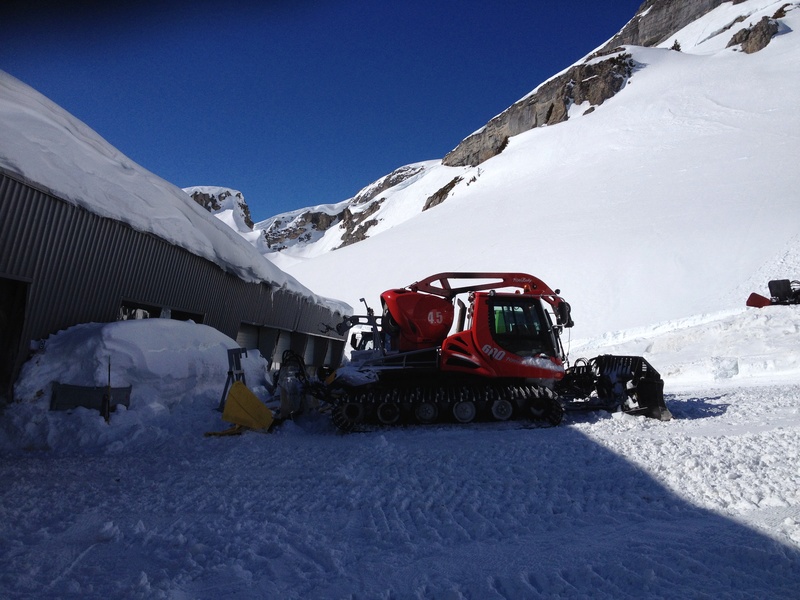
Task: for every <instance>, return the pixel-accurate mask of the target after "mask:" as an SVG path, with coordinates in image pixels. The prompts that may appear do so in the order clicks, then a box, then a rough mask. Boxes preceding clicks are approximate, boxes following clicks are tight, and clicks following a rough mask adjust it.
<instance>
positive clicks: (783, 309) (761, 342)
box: [570, 306, 800, 391]
mask: <svg viewBox="0 0 800 600" xmlns="http://www.w3.org/2000/svg"><path fill="white" fill-rule="evenodd" d="M798 339H800V306H769V307H766V308H761V309H757V308H742V309H739V310H730V311H725V312H720V313H713V314H706V315H697V316H695V317H691V318H687V319H681V320H678V321H674V322H669V323H661V324H657V325H652V326H650V327H640V328H636V329H630V330H626V331H621V332H616V333H609V334H606V335H603V336H601V337H599V338H595V339H592V340H576V341H575V342H573V343H572V344H571V351H570V356H571V357H572V358H573V360H574V359H575V358H578V357H580V356H585V357H591V356H597V355H599V354H633V355H637V356H644V357H645V358H646V359H647V360H648V361H649V362H650V363H651V364H652V365H653V366H654V367H655V368H656V370H657V371H659V373H661V376H662V377H663V378H664V381H665V389H667V391H670V390H679V389H687V388H692V387H696V386H698V385H699V386H708V385H715V386H727V387H730V386H736V385H762V384H787V383H797V382H800V344H799V343H798Z"/></svg>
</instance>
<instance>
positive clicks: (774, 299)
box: [747, 279, 800, 308]
mask: <svg viewBox="0 0 800 600" xmlns="http://www.w3.org/2000/svg"><path fill="white" fill-rule="evenodd" d="M768 287H769V296H770V297H769V298H767V297H766V296H762V295H761V294H756V293H755V292H753V293H752V294H750V296H749V297H748V298H747V306H750V307H753V308H764V307H765V306H772V305H775V304H800V281H790V280H788V279H773V280H772V281H770V282H769V284H768Z"/></svg>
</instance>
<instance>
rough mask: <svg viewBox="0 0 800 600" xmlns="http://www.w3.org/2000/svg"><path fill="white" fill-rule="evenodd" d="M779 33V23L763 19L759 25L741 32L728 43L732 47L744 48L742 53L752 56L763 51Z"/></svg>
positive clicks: (766, 18) (767, 18)
mask: <svg viewBox="0 0 800 600" xmlns="http://www.w3.org/2000/svg"><path fill="white" fill-rule="evenodd" d="M776 33H778V22H777V21H775V20H774V19H770V18H769V17H763V18H762V19H761V20H760V21H759V22H758V23H756V24H755V25H753V26H752V27H748V28H747V29H741V30H739V31H738V32H737V33H736V34H734V36H733V37H732V38H731V41H730V42H728V48H730V47H731V46H739V45H741V47H742V52H744V53H745V54H752V53H753V52H758V51H759V50H763V49H764V48H765V47H766V46H767V44H769V42H770V40H772V38H773V37H774V36H775V34H776Z"/></svg>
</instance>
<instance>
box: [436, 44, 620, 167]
mask: <svg viewBox="0 0 800 600" xmlns="http://www.w3.org/2000/svg"><path fill="white" fill-rule="evenodd" d="M604 57H605V58H604ZM632 72H633V61H632V60H631V57H630V55H629V54H625V53H623V52H620V51H614V52H604V53H597V54H595V55H593V56H592V57H590V59H589V60H587V61H586V62H583V63H580V64H576V65H573V66H572V67H570V68H569V69H568V70H567V71H565V72H564V73H562V74H560V75H557V76H556V77H554V78H552V79H550V80H548V81H546V82H545V83H543V84H542V85H540V86H539V87H538V88H536V90H534V91H533V92H532V93H531V94H529V95H528V96H526V97H525V98H523V99H522V100H520V101H518V102H516V103H515V104H513V105H512V106H511V107H510V108H508V109H506V110H505V111H503V112H502V113H501V114H499V115H497V116H496V117H495V118H493V119H492V120H491V121H489V122H488V123H487V124H486V125H485V126H484V127H483V128H482V129H480V130H478V131H477V132H475V133H473V134H472V135H471V136H469V137H467V138H466V139H464V140H463V141H462V142H461V143H460V144H459V145H458V146H456V148H455V149H454V150H452V151H450V152H449V153H448V154H447V155H446V156H445V157H444V159H443V160H442V162H443V163H444V164H445V165H447V166H450V167H463V166H475V165H479V164H480V163H482V162H483V161H485V160H488V159H490V158H492V157H493V156H496V155H498V154H500V152H502V151H503V148H505V146H506V144H508V138H510V137H512V136H515V135H517V134H519V133H523V132H524V131H528V130H529V129H533V128H535V127H541V126H543V125H554V124H556V123H561V122H562V121H566V120H567V118H569V109H570V107H571V106H572V105H580V104H583V103H584V102H588V103H589V104H591V105H592V107H594V106H597V105H600V104H602V103H603V102H604V101H605V100H607V99H608V98H610V97H612V96H613V95H614V94H616V93H617V92H618V91H619V90H620V89H622V88H623V87H624V85H625V83H626V82H627V81H628V79H629V78H630V76H631V73H632ZM590 110H591V109H590Z"/></svg>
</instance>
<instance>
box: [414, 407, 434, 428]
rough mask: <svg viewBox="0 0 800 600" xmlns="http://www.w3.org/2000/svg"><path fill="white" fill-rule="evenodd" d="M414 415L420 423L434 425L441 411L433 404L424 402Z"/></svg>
mask: <svg viewBox="0 0 800 600" xmlns="http://www.w3.org/2000/svg"><path fill="white" fill-rule="evenodd" d="M414 415H415V416H416V417H417V421H419V422H420V423H425V424H428V423H434V422H435V421H436V419H437V418H438V416H439V409H438V407H437V406H436V405H435V404H434V403H433V402H423V403H421V404H419V405H418V406H417V408H416V409H415V410H414Z"/></svg>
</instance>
